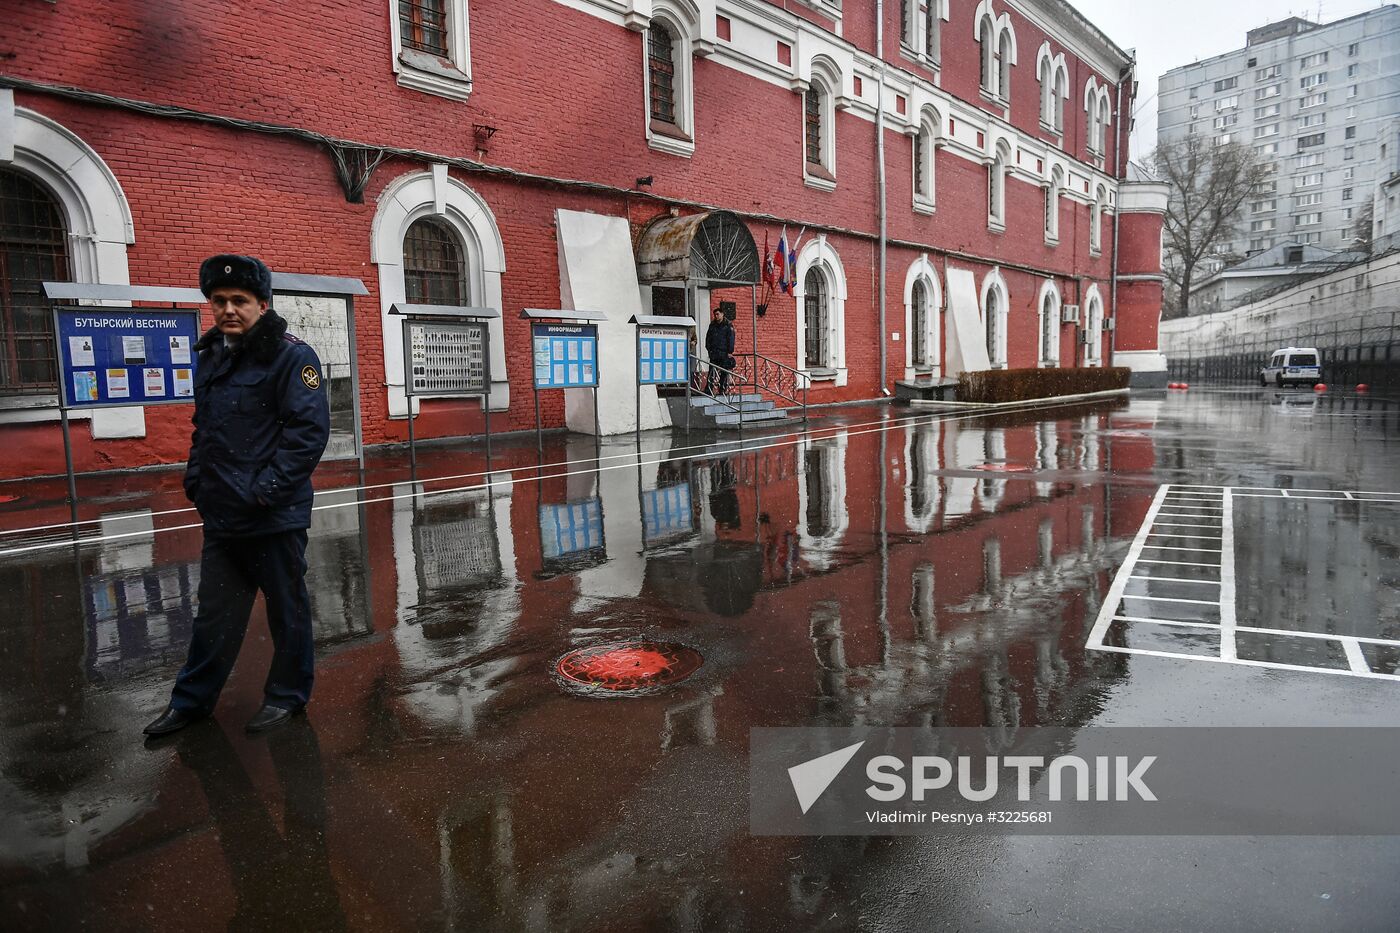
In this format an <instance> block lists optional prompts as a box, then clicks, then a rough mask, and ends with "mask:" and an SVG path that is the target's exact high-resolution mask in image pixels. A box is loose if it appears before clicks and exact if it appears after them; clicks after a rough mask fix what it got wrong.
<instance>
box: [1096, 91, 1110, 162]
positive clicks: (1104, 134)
mask: <svg viewBox="0 0 1400 933" xmlns="http://www.w3.org/2000/svg"><path fill="white" fill-rule="evenodd" d="M1108 120H1109V117H1108V93H1107V92H1104V93H1103V94H1101V95H1100V97H1099V119H1098V129H1099V152H1100V153H1106V152H1108Z"/></svg>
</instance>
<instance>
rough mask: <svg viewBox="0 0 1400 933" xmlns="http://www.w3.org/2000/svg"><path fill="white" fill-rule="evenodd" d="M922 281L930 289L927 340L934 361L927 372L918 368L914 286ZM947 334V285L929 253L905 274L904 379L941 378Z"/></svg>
mask: <svg viewBox="0 0 1400 933" xmlns="http://www.w3.org/2000/svg"><path fill="white" fill-rule="evenodd" d="M920 281H922V282H923V283H924V286H925V288H927V289H928V305H929V307H928V322H927V325H926V329H925V332H924V339H925V340H926V341H928V347H929V356H930V357H931V359H932V361H931V363H929V364H928V368H927V369H922V370H921V369H919V368H917V367H915V365H914V283H915V282H920ZM942 331H943V286H942V285H941V284H939V281H938V270H937V269H935V268H934V266H933V263H932V262H931V261H930V260H929V256H928V253H921V254H920V255H919V258H918V259H915V260H914V261H913V262H912V263H910V264H909V271H908V272H906V273H905V275H904V336H905V344H904V378H905V379H914V378H915V377H916V376H919V375H924V374H932V375H933V376H938V375H940V374H941V373H942V371H943V353H942V350H941V348H940V346H939V337H940V335H941V334H942Z"/></svg>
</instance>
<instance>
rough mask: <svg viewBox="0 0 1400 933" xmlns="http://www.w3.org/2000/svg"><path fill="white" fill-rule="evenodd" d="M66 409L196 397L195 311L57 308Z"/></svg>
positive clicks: (163, 402)
mask: <svg viewBox="0 0 1400 933" xmlns="http://www.w3.org/2000/svg"><path fill="white" fill-rule="evenodd" d="M53 316H54V328H53V329H54V334H55V335H57V339H58V347H57V351H58V352H57V358H58V367H59V387H60V393H61V398H62V403H63V407H64V408H119V407H122V406H124V405H168V404H171V403H174V402H185V403H189V402H193V401H194V370H195V365H196V357H195V352H194V345H195V343H196V342H197V341H198V340H199V337H200V330H199V312H198V311H196V310H193V309H190V310H179V309H153V308H110V307H100V308H98V307H69V306H64V307H57V308H54V312H53Z"/></svg>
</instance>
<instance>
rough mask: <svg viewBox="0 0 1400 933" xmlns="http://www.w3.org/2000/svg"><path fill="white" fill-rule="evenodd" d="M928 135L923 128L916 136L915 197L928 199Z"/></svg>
mask: <svg viewBox="0 0 1400 933" xmlns="http://www.w3.org/2000/svg"><path fill="white" fill-rule="evenodd" d="M928 149H929V145H928V133H927V132H926V131H925V130H924V129H923V128H922V127H920V128H919V132H917V133H915V134H914V197H915V198H920V199H923V200H927V199H928V191H929V189H928V165H927V158H928Z"/></svg>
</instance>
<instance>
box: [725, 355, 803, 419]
mask: <svg viewBox="0 0 1400 933" xmlns="http://www.w3.org/2000/svg"><path fill="white" fill-rule="evenodd" d="M734 371H735V372H737V373H740V374H741V375H743V376H744V384H745V385H749V386H753V388H754V391H756V392H758V393H764V392H766V393H768V394H769V395H776V396H777V397H778V398H780V399H783V400H784V401H787V402H791V403H792V404H793V405H801V406H802V422H803V424H806V423H807V392H808V390H809V389H811V387H812V377H811V376H809V375H807V374H806V373H804V372H802V371H801V370H799V369H794V368H793V367H791V366H789V365H787V364H786V363H781V362H779V361H778V360H775V359H773V358H771V357H767V356H763V355H762V354H759V353H746V354H743V355H742V356H736V357H735V365H734ZM799 396H800V398H799Z"/></svg>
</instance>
